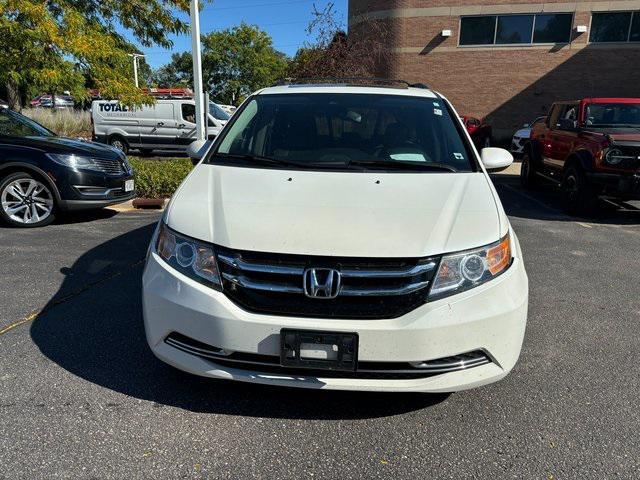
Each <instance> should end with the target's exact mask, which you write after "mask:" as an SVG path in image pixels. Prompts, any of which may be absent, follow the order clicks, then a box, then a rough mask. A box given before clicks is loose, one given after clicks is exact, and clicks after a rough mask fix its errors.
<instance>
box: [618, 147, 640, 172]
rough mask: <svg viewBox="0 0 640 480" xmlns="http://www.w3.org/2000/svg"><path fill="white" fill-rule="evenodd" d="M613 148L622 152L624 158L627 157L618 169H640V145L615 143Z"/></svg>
mask: <svg viewBox="0 0 640 480" xmlns="http://www.w3.org/2000/svg"><path fill="white" fill-rule="evenodd" d="M611 148H614V149H616V150H620V151H621V152H622V156H624V157H626V158H624V160H622V161H621V162H620V163H619V164H618V165H616V166H617V167H620V168H625V169H634V168H640V145H638V144H635V143H627V142H624V143H614V144H613V145H612V147H611Z"/></svg>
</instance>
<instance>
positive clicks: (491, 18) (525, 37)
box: [460, 13, 640, 45]
mask: <svg viewBox="0 0 640 480" xmlns="http://www.w3.org/2000/svg"><path fill="white" fill-rule="evenodd" d="M639 22H640V19H639ZM572 25H573V14H572V13H541V14H536V15H483V16H473V17H462V18H461V19H460V45H522V44H525V45H529V44H534V43H569V42H570V41H571V28H572ZM638 27H639V28H638V35H639V36H640V24H639V25H638Z"/></svg>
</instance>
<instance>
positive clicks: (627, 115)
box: [585, 103, 640, 127]
mask: <svg viewBox="0 0 640 480" xmlns="http://www.w3.org/2000/svg"><path fill="white" fill-rule="evenodd" d="M585 122H586V124H587V125H588V126H591V127H640V103H591V104H589V105H587V109H586V115H585Z"/></svg>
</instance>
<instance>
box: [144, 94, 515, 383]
mask: <svg viewBox="0 0 640 480" xmlns="http://www.w3.org/2000/svg"><path fill="white" fill-rule="evenodd" d="M512 161H513V158H512V157H511V154H509V153H508V152H507V151H505V150H501V149H497V148H485V149H483V150H482V152H481V154H480V155H478V152H477V151H476V150H475V148H474V146H473V144H472V142H471V140H470V138H469V135H468V134H467V133H466V131H465V128H464V126H463V125H462V123H461V122H460V120H459V115H458V114H457V113H456V112H455V111H454V109H453V107H452V106H451V105H450V103H449V102H448V101H447V100H446V99H445V98H443V97H442V96H441V95H439V94H438V93H436V92H434V91H431V90H429V89H427V88H426V87H424V86H411V85H405V84H400V83H389V84H384V85H382V84H379V83H376V84H372V85H370V86H367V85H366V84H364V83H363V82H357V85H353V84H349V83H342V84H322V85H311V84H285V85H280V86H275V87H271V88H267V89H264V90H260V91H258V92H256V93H255V94H253V95H252V96H250V97H249V98H248V99H247V100H246V101H245V102H244V103H243V105H242V106H241V108H239V109H238V111H237V112H236V113H235V114H234V116H233V117H232V118H231V120H230V123H229V125H227V127H226V128H225V129H224V130H223V132H222V133H221V135H219V136H218V138H217V139H216V140H215V142H214V143H213V145H212V146H211V148H209V150H208V152H207V153H206V156H205V157H204V158H203V159H202V161H201V162H200V163H199V164H198V165H197V166H196V167H195V168H194V169H193V171H192V172H191V173H190V174H189V176H188V177H187V178H186V179H185V180H184V182H183V183H182V185H181V186H180V188H179V189H178V191H177V192H176V193H175V195H174V196H173V198H172V200H171V202H170V204H169V206H168V207H167V209H166V211H165V214H164V216H163V218H162V220H161V221H160V222H159V224H158V227H157V229H156V231H155V234H154V236H153V239H152V241H151V245H150V247H149V253H148V257H147V262H146V266H145V270H144V275H143V308H144V323H145V329H146V335H147V340H148V342H149V345H150V346H151V349H152V350H153V352H154V354H155V355H156V356H157V357H158V358H160V359H161V360H163V361H165V362H167V363H169V364H171V365H173V366H174V367H177V368H179V369H182V370H185V371H187V372H191V373H194V374H197V375H202V376H206V377H212V378H221V379H230V380H239V381H244V382H255V383H263V384H272V385H283V386H291V387H306V388H327V389H344V390H378V391H396V392H409V391H419V392H451V391H456V390H463V389H468V388H472V387H477V386H480V385H484V384H487V383H490V382H494V381H496V380H499V379H501V378H502V377H504V376H505V375H507V373H509V371H510V370H511V369H512V368H513V366H514V365H515V363H516V361H517V360H518V356H519V354H520V348H521V345H522V341H523V336H524V332H525V325H526V318H527V300H528V281H527V275H526V273H525V268H524V264H523V260H522V254H521V251H520V245H519V243H518V239H517V237H516V234H515V232H514V231H513V229H512V228H511V225H510V224H509V220H508V219H507V217H506V215H505V212H504V210H503V208H502V205H501V203H500V199H499V198H498V195H497V194H496V191H495V189H494V187H493V185H492V183H491V180H490V179H489V176H488V174H487V171H491V170H500V169H503V168H506V167H507V166H509V165H510V164H511V162H512Z"/></svg>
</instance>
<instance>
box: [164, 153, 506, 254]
mask: <svg viewBox="0 0 640 480" xmlns="http://www.w3.org/2000/svg"><path fill="white" fill-rule="evenodd" d="M166 222H167V224H168V226H169V227H170V228H172V229H174V230H176V231H177V232H179V233H183V234H185V235H188V236H191V237H194V238H197V239H200V240H203V241H207V242H211V243H214V244H217V245H222V246H225V247H230V248H234V249H239V250H252V251H262V252H278V253H291V254H303V255H325V256H356V257H422V256H428V255H434V254H441V253H444V252H452V251H457V250H464V249H468V248H473V247H478V246H481V245H486V244H488V243H491V242H495V241H496V240H498V239H499V238H500V217H499V213H498V208H497V206H496V201H495V199H494V197H493V191H492V189H491V187H490V185H489V180H488V178H487V177H486V176H485V175H484V174H483V173H480V172H478V173H415V174H409V173H373V172H372V173H361V172H318V171H315V172H311V171H303V172H302V171H286V170H275V169H257V168H240V167H227V166H216V165H207V164H200V165H198V166H197V167H196V168H195V169H194V170H193V172H192V173H191V174H190V175H189V176H188V177H187V179H186V180H185V182H184V183H183V184H182V186H181V187H180V188H179V189H178V191H177V192H176V194H175V195H174V198H173V199H172V201H171V204H170V206H169V208H168V210H167V216H166Z"/></svg>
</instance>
